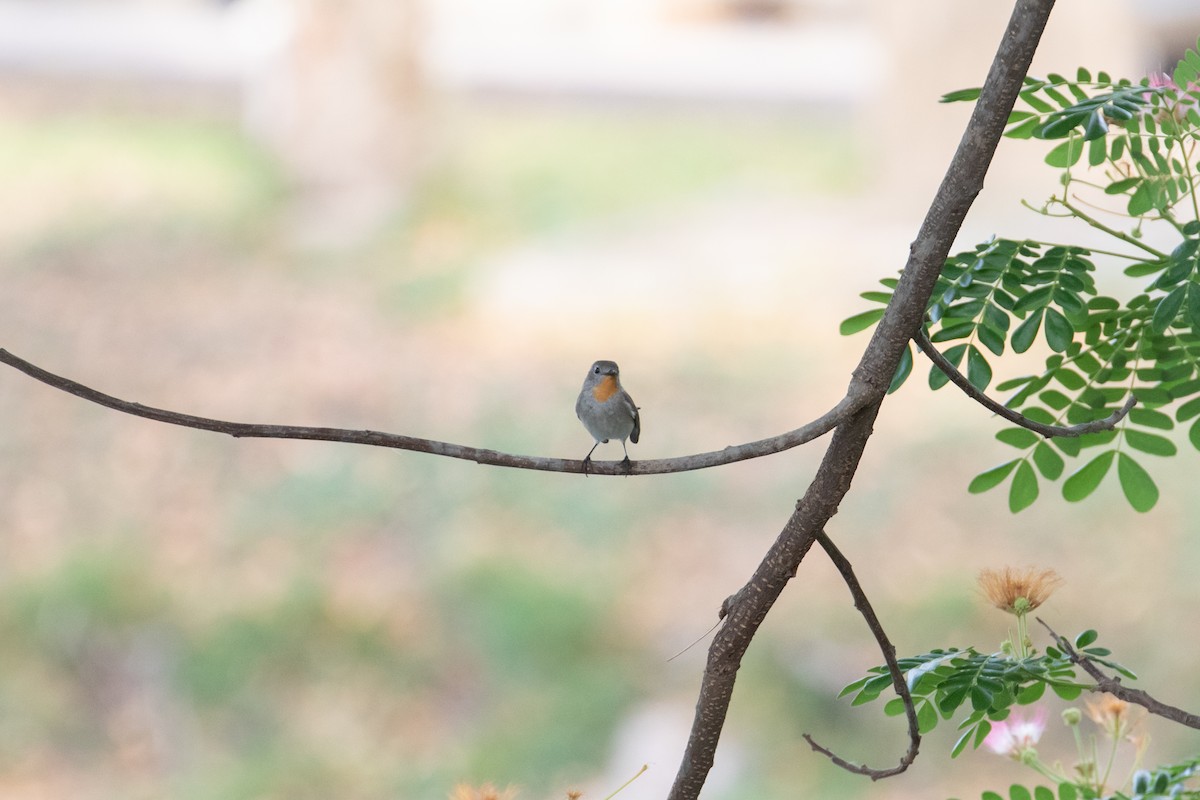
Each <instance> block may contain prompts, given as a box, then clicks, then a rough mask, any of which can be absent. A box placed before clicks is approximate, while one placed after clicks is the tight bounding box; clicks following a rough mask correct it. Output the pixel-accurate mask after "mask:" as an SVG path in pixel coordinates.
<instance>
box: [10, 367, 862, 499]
mask: <svg viewBox="0 0 1200 800" xmlns="http://www.w3.org/2000/svg"><path fill="white" fill-rule="evenodd" d="M0 362H2V363H5V364H8V365H9V366H11V367H14V368H16V369H18V370H20V371H21V372H24V373H25V374H26V375H28V376H30V377H31V378H35V379H37V380H39V381H41V382H42V383H45V384H47V385H48V386H53V387H54V388H55V389H61V390H62V391H64V392H67V393H68V394H72V395H75V396H76V397H79V398H82V399H84V400H88V401H91V402H93V403H97V404H99V405H102V406H105V407H106V408H111V409H113V410H115V411H120V412H123V413H125V414H132V415H134V416H136V417H143V418H145V419H152V420H154V421H156V422H165V423H168V424H170V425H181V426H183V427H185V428H195V429H197V430H202V431H212V432H214V433H224V434H227V435H229V436H233V437H238V438H259V439H310V440H319V441H326V442H346V443H348V444H366V445H373V446H375V447H393V448H396V449H400V450H414V451H416V452H419V453H431V454H433V455H438V456H445V457H447V458H461V459H465V460H467V461H474V462H476V463H477V464H488V465H491V466H496V467H514V468H517V469H532V470H542V471H545V472H577V473H582V472H583V462H582V461H577V460H573V459H569V458H545V457H541V456H522V455H514V454H511V453H501V452H499V451H497V450H487V449H484V448H482V447H469V446H467V445H461V444H452V443H450V442H439V441H435V440H433V439H421V438H419V437H416V436H405V435H402V434H398V433H383V432H380V431H363V430H357V431H356V430H348V429H346V428H314V427H305V426H302V425H263V424H258V423H251V422H229V421H227V420H220V419H210V418H208V417H197V416H194V415H192V414H181V413H179V412H178V411H168V410H166V409H162V408H154V407H152V406H146V405H142V404H141V403H133V402H130V401H128V400H122V399H120V398H118V397H113V396H112V395H108V394H104V393H103V392H99V391H97V390H95V389H92V388H91V387H89V386H84V385H83V384H82V383H77V382H76V381H73V380H71V379H70V378H64V377H62V376H60V375H55V374H54V373H52V372H47V371H46V370H44V369H42V368H41V367H39V366H37V365H35V364H31V363H29V362H28V361H26V360H24V359H22V358H19V357H18V356H15V355H13V354H12V353H10V352H8V351H7V350H3V349H0ZM865 403H866V398H865V397H864V395H863V394H862V393H858V394H855V393H853V392H848V393H847V394H846V396H845V397H843V398H842V399H841V400H840V401H839V402H838V403H837V405H835V406H834V407H833V408H831V409H829V411H826V412H825V413H824V414H822V415H821V416H819V417H817V418H816V419H814V420H813V421H812V422H809V423H806V424H804V425H801V426H800V427H799V428H796V429H795V430H792V431H788V432H787V433H782V434H779V435H778V436H772V437H770V438H768V439H759V440H758V441H755V442H747V443H745V444H740V445H731V446H729V447H726V448H725V449H723V450H714V451H712V452H709V453H697V454H696V455H690V456H679V457H676V458H658V459H650V460H646V461H634V462H632V464H631V465H630V466H629V467H628V468H627V467H625V466H624V465H623V464H622V462H620V461H593V462H591V466H590V467H589V469H588V474H589V475H657V474H663V473H669V472H687V471H689V470H696V469H705V468H707V467H717V466H721V465H722V464H732V463H734V462H736V461H745V460H746V459H750V458H759V457H761V456H767V455H771V454H773V453H781V452H783V451H784V450H789V449H791V448H793V447H797V446H799V445H802V444H805V443H806V442H811V441H812V440H813V439H817V438H819V437H821V436H824V435H825V434H827V433H829V432H830V431H831V430H833V429H834V428H835V427H837V426H838V425H839V424H840V423H841V422H843V421H844V420H846V419H848V418H849V416H850V415H851V414H853V413H854V412H855V411H857V410H858V409H860V408H862V406H863V405H864V404H865Z"/></svg>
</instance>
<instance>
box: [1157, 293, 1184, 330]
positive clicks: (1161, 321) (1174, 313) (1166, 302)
mask: <svg viewBox="0 0 1200 800" xmlns="http://www.w3.org/2000/svg"><path fill="white" fill-rule="evenodd" d="M1187 286H1188V285H1187V284H1183V285H1180V286H1176V287H1175V288H1174V289H1172V290H1171V293H1170V294H1168V295H1167V296H1166V297H1164V298H1163V299H1162V300H1159V301H1158V308H1156V309H1154V317H1153V319H1151V320H1150V329H1151V330H1153V331H1154V332H1155V333H1163V332H1165V331H1166V330H1167V328H1169V327H1171V323H1173V322H1174V321H1175V318H1176V317H1178V316H1179V309H1181V308H1183V301H1184V299H1185V298H1186V297H1187Z"/></svg>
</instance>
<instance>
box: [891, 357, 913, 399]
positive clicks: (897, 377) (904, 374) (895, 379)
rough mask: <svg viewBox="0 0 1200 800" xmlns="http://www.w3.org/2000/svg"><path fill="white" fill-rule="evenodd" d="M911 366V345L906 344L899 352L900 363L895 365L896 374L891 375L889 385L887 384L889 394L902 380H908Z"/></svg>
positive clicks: (897, 387)
mask: <svg viewBox="0 0 1200 800" xmlns="http://www.w3.org/2000/svg"><path fill="white" fill-rule="evenodd" d="M912 368H913V354H912V347H911V346H906V347H905V348H904V351H903V352H902V353H900V363H899V364H897V365H896V374H894V375H893V376H892V383H891V385H890V386H888V390H887V393H888V394H891V393H892V392H894V391H896V390H897V389H899V388H900V387H901V386H903V385H904V382H905V381H906V380H908V376H909V373H911V372H912Z"/></svg>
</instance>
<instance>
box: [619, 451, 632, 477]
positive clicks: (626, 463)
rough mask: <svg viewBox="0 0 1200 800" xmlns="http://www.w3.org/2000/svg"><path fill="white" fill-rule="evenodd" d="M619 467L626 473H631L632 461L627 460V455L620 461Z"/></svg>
mask: <svg viewBox="0 0 1200 800" xmlns="http://www.w3.org/2000/svg"><path fill="white" fill-rule="evenodd" d="M621 467H622V469H624V470H625V474H626V475H632V474H633V462H632V461H630V460H629V456H625V460H624V461H622V462H621Z"/></svg>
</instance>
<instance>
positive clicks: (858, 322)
mask: <svg viewBox="0 0 1200 800" xmlns="http://www.w3.org/2000/svg"><path fill="white" fill-rule="evenodd" d="M883 312H884V309H882V308H872V309H871V310H870V311H864V312H862V313H861V314H855V315H854V316H853V317H850V318H849V319H845V320H842V324H841V325H840V326H839V327H838V331H839V332H840V333H841V334H842V336H849V335H850V334H852V333H858V332H859V331H865V330H866V329H867V328H869V327H871V326H872V325H874V324H875V323H876V322H879V320H880V319H882V318H883Z"/></svg>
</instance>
